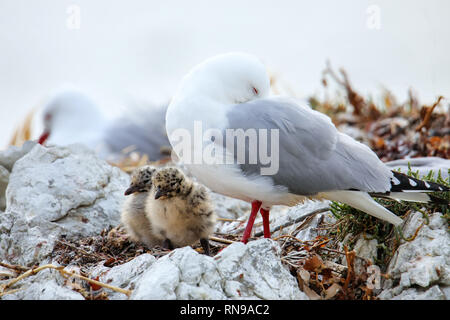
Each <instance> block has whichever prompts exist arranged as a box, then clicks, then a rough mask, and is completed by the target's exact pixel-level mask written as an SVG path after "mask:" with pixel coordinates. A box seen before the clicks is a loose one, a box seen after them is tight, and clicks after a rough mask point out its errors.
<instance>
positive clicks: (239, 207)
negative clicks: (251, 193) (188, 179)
mask: <svg viewBox="0 0 450 320" xmlns="http://www.w3.org/2000/svg"><path fill="white" fill-rule="evenodd" d="M209 194H210V197H211V200H212V201H213V202H214V207H215V211H216V214H217V216H219V217H220V218H225V219H237V218H239V217H240V216H242V215H243V214H244V213H245V212H250V207H251V205H250V203H248V202H245V201H241V200H238V199H233V198H229V197H226V196H223V195H221V194H218V193H215V192H212V191H210V193H209Z"/></svg>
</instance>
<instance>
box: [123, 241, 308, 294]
mask: <svg viewBox="0 0 450 320" xmlns="http://www.w3.org/2000/svg"><path fill="white" fill-rule="evenodd" d="M279 254H280V248H279V246H278V244H277V243H276V242H274V241H272V240H269V239H261V240H257V241H251V242H249V243H248V244H247V245H244V244H243V243H234V244H232V245H230V246H228V247H227V248H225V249H224V250H223V251H222V252H220V253H219V254H218V255H216V256H215V257H208V256H205V255H200V254H198V253H197V252H196V251H194V250H193V249H192V248H190V247H184V248H180V249H176V250H174V251H173V252H172V253H170V254H169V255H167V256H165V257H163V258H161V259H159V260H158V261H157V262H155V263H154V264H152V266H151V267H150V268H149V269H148V270H147V271H146V272H145V273H144V275H143V276H142V277H141V278H140V280H139V281H138V283H137V285H136V289H135V290H134V292H133V294H132V295H131V297H130V299H308V298H307V296H306V295H305V294H304V293H302V292H301V291H300V290H299V288H298V285H297V281H296V279H295V278H294V277H293V276H292V275H291V274H290V273H289V271H287V270H286V269H285V267H284V266H283V265H282V264H281V261H280V258H279Z"/></svg>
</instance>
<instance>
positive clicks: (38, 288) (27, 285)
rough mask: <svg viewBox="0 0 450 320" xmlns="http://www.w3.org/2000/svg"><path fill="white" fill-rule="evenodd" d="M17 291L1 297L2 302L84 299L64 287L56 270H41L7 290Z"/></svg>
mask: <svg viewBox="0 0 450 320" xmlns="http://www.w3.org/2000/svg"><path fill="white" fill-rule="evenodd" d="M12 289H19V290H18V291H16V292H14V293H12V294H6V295H4V296H2V297H1V299H3V300H84V297H83V296H82V295H81V294H80V293H78V292H76V291H73V290H72V289H71V288H69V287H67V286H65V285H64V278H63V277H62V276H61V275H60V274H59V273H58V272H57V271H56V270H50V269H46V270H42V271H40V272H39V273H37V274H36V275H34V276H30V277H28V278H25V279H24V280H22V281H19V282H18V283H17V284H16V285H15V286H14V287H12V288H9V289H8V290H12Z"/></svg>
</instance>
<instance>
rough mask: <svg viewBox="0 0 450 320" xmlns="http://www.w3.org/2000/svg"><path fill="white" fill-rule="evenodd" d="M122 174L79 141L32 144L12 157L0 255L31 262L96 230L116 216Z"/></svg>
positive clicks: (1, 222)
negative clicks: (61, 144)
mask: <svg viewBox="0 0 450 320" xmlns="http://www.w3.org/2000/svg"><path fill="white" fill-rule="evenodd" d="M128 183H129V177H128V175H127V174H125V173H123V172H122V171H120V169H118V168H115V167H112V166H110V165H108V164H107V163H106V162H105V161H103V160H100V159H98V158H97V157H96V156H95V154H94V153H93V152H92V151H90V150H88V149H87V148H85V147H83V146H81V145H72V146H69V147H49V148H46V147H42V146H41V145H35V146H34V147H33V149H32V150H31V151H30V152H28V153H27V154H26V155H25V156H23V157H22V158H20V159H19V160H17V161H16V163H15V164H14V166H13V169H12V172H11V174H10V177H9V184H8V188H7V190H6V211H5V212H4V213H3V214H2V215H1V216H0V259H5V260H7V261H10V262H12V263H17V264H22V265H30V264H32V263H35V262H40V261H41V260H42V259H43V258H45V257H47V256H48V254H49V253H50V252H51V251H52V249H53V246H54V243H55V240H56V239H57V238H58V237H60V236H61V235H65V236H67V238H68V239H70V238H76V237H86V236H92V235H95V234H98V233H99V232H100V231H101V230H102V229H103V228H108V227H110V226H116V225H117V224H118V223H119V220H120V212H119V211H120V205H121V203H122V201H123V199H124V196H123V190H125V188H126V187H127V185H128Z"/></svg>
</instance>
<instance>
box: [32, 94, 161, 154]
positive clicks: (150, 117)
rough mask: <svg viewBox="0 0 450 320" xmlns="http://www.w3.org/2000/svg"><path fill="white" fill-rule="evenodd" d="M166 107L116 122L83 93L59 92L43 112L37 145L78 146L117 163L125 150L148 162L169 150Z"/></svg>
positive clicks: (134, 111) (138, 112)
mask: <svg viewBox="0 0 450 320" xmlns="http://www.w3.org/2000/svg"><path fill="white" fill-rule="evenodd" d="M165 114H166V106H160V107H158V106H154V107H147V108H145V109H144V108H137V107H136V108H132V109H131V110H128V111H127V113H126V114H123V115H121V116H120V117H118V118H108V117H107V116H106V115H105V114H104V113H103V112H102V111H101V109H100V108H99V107H98V105H97V103H96V102H94V100H92V99H91V98H90V97H89V96H88V95H87V94H86V93H84V92H82V91H81V90H78V89H74V88H70V89H66V88H64V89H61V90H58V91H57V92H56V93H55V94H54V95H53V96H52V97H51V98H50V99H49V100H48V102H47V103H46V104H45V106H44V108H43V117H42V118H43V119H42V121H43V126H44V129H43V132H42V134H41V135H40V137H39V140H38V142H39V143H40V144H44V143H50V144H55V145H69V144H73V143H81V144H84V145H86V146H87V147H89V148H91V149H93V150H95V151H96V152H97V153H98V155H99V156H100V157H101V158H104V159H106V160H113V161H115V160H119V159H120V158H121V157H123V156H125V155H126V153H124V152H123V150H124V149H126V148H128V147H131V146H134V149H133V150H132V151H137V152H139V153H141V154H147V155H148V157H149V158H150V159H151V160H158V159H160V158H163V157H164V156H167V155H165V154H164V153H163V152H161V151H164V148H170V143H169V140H168V138H167V135H166V130H165V126H164V120H165Z"/></svg>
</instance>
